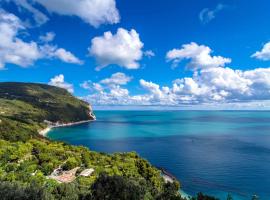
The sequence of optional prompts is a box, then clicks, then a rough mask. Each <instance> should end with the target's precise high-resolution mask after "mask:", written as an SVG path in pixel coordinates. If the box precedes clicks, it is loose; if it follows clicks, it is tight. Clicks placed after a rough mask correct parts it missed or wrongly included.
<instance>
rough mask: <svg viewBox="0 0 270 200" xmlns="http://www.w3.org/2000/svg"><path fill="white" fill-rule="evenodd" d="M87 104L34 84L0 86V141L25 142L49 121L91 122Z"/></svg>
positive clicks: (11, 83) (62, 92) (15, 83)
mask: <svg viewBox="0 0 270 200" xmlns="http://www.w3.org/2000/svg"><path fill="white" fill-rule="evenodd" d="M90 112H91V110H90V106H89V104H88V103H86V102H84V101H82V100H79V99H77V98H75V97H74V96H72V95H71V94H70V93H69V92H68V91H66V90H65V89H62V88H58V87H54V86H49V85H45V84H36V83H18V82H2V83H0V139H5V140H10V141H17V140H22V141H26V140H27V139H29V138H32V137H39V136H38V134H37V132H38V130H40V129H43V128H45V127H46V126H47V125H46V123H44V120H47V121H51V122H60V123H68V122H76V121H82V120H89V119H92V116H91V115H90Z"/></svg>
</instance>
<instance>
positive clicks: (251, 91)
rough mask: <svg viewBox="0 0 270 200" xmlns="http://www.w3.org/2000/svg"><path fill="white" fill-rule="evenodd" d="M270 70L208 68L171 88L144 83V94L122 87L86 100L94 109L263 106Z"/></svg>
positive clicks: (269, 95)
mask: <svg viewBox="0 0 270 200" xmlns="http://www.w3.org/2000/svg"><path fill="white" fill-rule="evenodd" d="M269 77H270V68H257V69H253V70H246V71H242V70H233V69H231V68H228V67H226V68H222V67H216V68H208V69H202V70H200V71H199V72H194V74H193V76H192V77H184V78H180V79H176V80H174V81H172V84H171V86H160V85H159V84H157V83H154V82H151V81H146V80H143V79H141V80H140V81H139V83H140V86H141V87H142V88H143V89H144V90H145V93H143V94H139V95H131V94H130V92H129V91H128V90H127V89H126V88H122V87H121V86H120V85H113V87H109V88H105V87H102V89H100V90H93V93H92V94H90V95H88V96H87V97H85V99H86V100H88V101H89V102H91V103H92V104H93V105H167V106H180V105H204V104H218V103H219V104H232V103H237V104H238V103H239V105H240V103H247V102H250V103H252V102H255V101H256V102H259V101H261V102H264V101H267V100H269V98H270V80H269Z"/></svg>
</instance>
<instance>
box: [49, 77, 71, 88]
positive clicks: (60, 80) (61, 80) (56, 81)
mask: <svg viewBox="0 0 270 200" xmlns="http://www.w3.org/2000/svg"><path fill="white" fill-rule="evenodd" d="M49 85H52V86H56V87H60V88H64V89H66V90H67V91H69V92H70V93H73V92H74V88H73V84H70V83H67V82H65V77H64V75H63V74H59V75H57V76H55V77H53V78H51V80H50V82H49Z"/></svg>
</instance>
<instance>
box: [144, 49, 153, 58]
mask: <svg viewBox="0 0 270 200" xmlns="http://www.w3.org/2000/svg"><path fill="white" fill-rule="evenodd" d="M144 55H145V56H146V57H148V58H151V57H154V56H155V53H154V52H153V51H152V50H147V51H145V52H144Z"/></svg>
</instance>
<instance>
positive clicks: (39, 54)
mask: <svg viewBox="0 0 270 200" xmlns="http://www.w3.org/2000/svg"><path fill="white" fill-rule="evenodd" d="M22 30H23V31H26V27H25V26H23V23H22V22H21V20H20V19H19V18H18V17H17V16H15V15H13V14H11V13H7V12H5V11H4V10H0V69H3V68H4V67H5V65H6V64H7V63H10V64H15V65H18V66H21V67H28V66H31V65H33V64H34V62H35V61H37V60H39V59H45V58H56V59H60V60H62V61H63V62H67V63H74V64H82V61H81V60H79V59H78V58H77V57H76V56H74V55H73V54H72V53H71V52H69V51H67V50H65V49H63V48H58V47H57V46H55V45H51V44H45V45H44V44H38V43H37V42H34V41H29V42H25V41H23V40H22V39H20V38H19V36H20V31H22ZM41 39H43V40H44V39H46V40H47V42H49V40H53V35H52V33H49V35H48V34H47V35H46V36H45V37H44V36H43V37H41Z"/></svg>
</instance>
